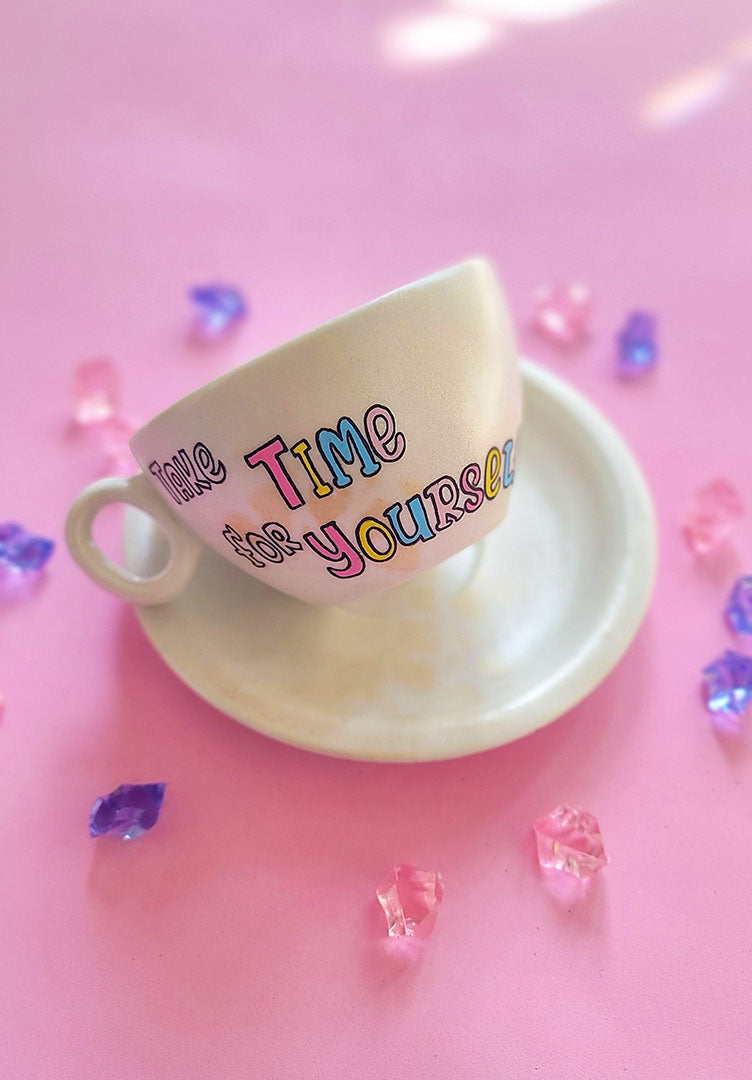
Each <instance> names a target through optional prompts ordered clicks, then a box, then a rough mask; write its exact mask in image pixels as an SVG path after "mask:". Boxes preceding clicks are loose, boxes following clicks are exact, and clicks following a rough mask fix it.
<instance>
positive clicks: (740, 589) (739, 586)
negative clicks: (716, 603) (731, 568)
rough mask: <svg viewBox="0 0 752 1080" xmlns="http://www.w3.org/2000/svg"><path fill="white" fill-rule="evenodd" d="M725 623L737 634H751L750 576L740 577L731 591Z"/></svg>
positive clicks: (751, 592) (751, 595)
mask: <svg viewBox="0 0 752 1080" xmlns="http://www.w3.org/2000/svg"><path fill="white" fill-rule="evenodd" d="M726 621H727V623H728V624H729V626H730V627H731V629H732V630H736V632H737V634H752V574H746V575H745V576H744V577H740V578H739V580H738V581H737V582H736V584H735V585H734V588H733V589H732V590H731V596H730V597H729V600H728V603H727V604H726Z"/></svg>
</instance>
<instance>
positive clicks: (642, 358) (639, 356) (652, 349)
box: [616, 311, 658, 377]
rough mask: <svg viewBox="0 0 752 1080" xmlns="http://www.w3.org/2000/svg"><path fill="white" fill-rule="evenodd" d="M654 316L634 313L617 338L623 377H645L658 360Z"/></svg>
mask: <svg viewBox="0 0 752 1080" xmlns="http://www.w3.org/2000/svg"><path fill="white" fill-rule="evenodd" d="M656 334H657V328H656V319H655V316H654V315H651V314H649V312H647V311H633V312H632V314H631V315H630V316H629V317H628V318H627V321H626V322H625V323H624V326H623V327H622V328H621V330H620V331H619V334H618V336H617V339H616V342H617V353H618V355H617V360H618V366H619V371H620V372H621V374H622V375H628V376H630V377H634V376H640V375H644V374H645V373H646V372H647V371H650V369H651V368H652V367H653V365H654V364H655V362H656V360H657V359H658V343H657V340H656Z"/></svg>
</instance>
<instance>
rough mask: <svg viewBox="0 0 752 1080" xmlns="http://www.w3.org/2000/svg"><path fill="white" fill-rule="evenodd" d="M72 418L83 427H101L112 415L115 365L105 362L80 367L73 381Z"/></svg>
mask: <svg viewBox="0 0 752 1080" xmlns="http://www.w3.org/2000/svg"><path fill="white" fill-rule="evenodd" d="M73 399H74V415H75V418H76V420H77V422H78V423H79V424H81V426H82V427H88V426H89V424H100V423H101V422H102V421H103V420H109V419H110V417H111V416H114V415H115V412H116V411H117V408H118V400H119V379H118V375H117V370H116V368H115V365H114V364H113V362H112V361H111V360H107V359H104V358H101V359H97V360H86V361H85V362H84V363H83V364H79V365H78V367H77V368H76V371H75V374H74V377H73Z"/></svg>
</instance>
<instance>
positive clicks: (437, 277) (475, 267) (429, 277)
mask: <svg viewBox="0 0 752 1080" xmlns="http://www.w3.org/2000/svg"><path fill="white" fill-rule="evenodd" d="M478 271H480V272H481V273H488V272H490V273H492V274H495V272H494V269H493V266H492V265H491V263H490V261H489V260H488V259H486V258H484V257H483V256H481V255H476V256H471V257H468V258H466V259H463V260H462V261H461V262H458V263H453V264H452V265H451V266H447V267H445V268H444V269H442V270H437V271H435V272H434V273H431V274H426V275H424V276H423V277H420V278H416V279H415V280H414V281H411V282H409V283H408V284H406V285H400V286H399V287H398V288H396V289H390V290H389V292H386V293H382V294H381V295H380V296H377V297H375V299H373V300H368V301H367V302H366V303H365V304H359V305H358V307H355V308H351V310H350V311H346V312H343V313H342V314H341V315H335V316H334V318H332V319H327V320H326V322H323V323H319V324H318V325H317V326H314V327H313V328H312V329H311V330H306V331H304V332H303V333H302V334H296V335H295V336H294V337H291V338H289V339H288V340H287V341H284V342H282V343H281V344H280V345H274V346H273V347H272V348H271V349H267V350H266V351H265V352H263V353H260V354H259V355H258V356H253V357H251V358H250V360H244V361H243V363H242V364H239V365H238V366H237V367H234V368H231V369H230V371H225V372H223V373H222V374H221V375H217V376H216V377H215V378H213V379H210V380H209V382H206V383H202V385H201V386H198V387H196V389H195V390H191V391H189V392H188V393H187V394H184V395H183V397H181V398H178V400H177V401H173V402H172V404H171V405H167V406H166V407H165V408H164V409H162V410H161V411H160V412H158V413H157V414H156V416H153V417H152V418H151V419H150V420H147V421H146V423H145V424H142V425H141V427H140V428H139V429H138V430H137V431H135V432H134V433H133V435H132V436H131V438H130V439H129V442H128V445H129V446H130V448H131V450H133V444H134V442H135V441H136V440H140V438H141V436H142V435H143V434H144V433H145V432H146V431H148V430H149V429H150V428H152V427H155V426H156V425H157V424H160V423H161V422H162V421H163V420H165V419H166V418H167V417H168V416H170V415H171V414H172V413H174V412H176V411H177V410H178V409H182V408H183V406H185V405H187V404H188V403H189V402H193V401H197V400H198V399H199V398H200V397H201V396H202V395H203V394H205V393H207V392H211V391H214V390H217V389H219V388H220V387H221V386H222V385H223V384H224V383H226V382H229V381H230V380H232V379H234V378H237V376H238V375H239V374H240V373H241V372H242V371H244V370H245V369H246V368H250V367H251V366H253V367H254V368H257V367H258V366H259V365H260V364H263V365H266V364H269V363H273V362H275V361H276V360H277V359H278V358H279V355H280V353H283V352H284V351H286V350H287V349H288V348H289V347H290V346H298V345H300V344H302V343H304V342H305V341H310V340H313V339H315V338H316V337H317V336H318V335H319V334H321V333H323V332H326V331H329V330H331V329H332V328H334V327H340V326H344V325H345V324H346V323H348V322H352V321H353V320H355V319H358V318H359V316H360V315H361V314H362V313H363V312H365V311H370V310H371V309H373V308H374V307H375V306H378V305H380V304H383V303H384V302H385V301H387V300H391V299H392V298H393V297H394V296H397V295H399V294H403V293H410V292H411V291H412V290H413V289H416V288H418V287H425V286H430V285H432V284H433V283H438V282H441V281H445V280H446V278H447V277H450V276H452V277H454V276H455V275H458V274H467V273H468V272H473V273H477V272H478Z"/></svg>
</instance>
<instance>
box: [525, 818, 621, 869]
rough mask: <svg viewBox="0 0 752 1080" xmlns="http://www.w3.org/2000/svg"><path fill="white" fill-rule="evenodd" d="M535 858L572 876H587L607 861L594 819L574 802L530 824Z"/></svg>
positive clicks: (598, 828) (598, 827) (599, 831)
mask: <svg viewBox="0 0 752 1080" xmlns="http://www.w3.org/2000/svg"><path fill="white" fill-rule="evenodd" d="M533 829H534V831H535V840H536V843H537V845H538V862H539V863H540V865H541V866H545V867H549V868H551V869H554V870H565V871H566V872H567V873H569V874H574V876H575V877H578V878H584V877H589V876H590V875H591V874H593V873H595V871H596V870H600V868H601V867H602V866H605V865H606V862H607V861H608V860H607V859H606V852H605V850H604V848H603V837H602V836H601V830H600V826H599V825H598V821H597V819H596V818H595V817H594V816H593V815H592V814H591V813H589V812H588V811H587V810H581V809H579V808H578V807H576V806H566V805H564V806H557V808H556V809H555V810H552V811H551V813H550V814H546V815H544V817H541V818H538V820H537V821H536V822H535V825H534V826H533Z"/></svg>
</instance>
